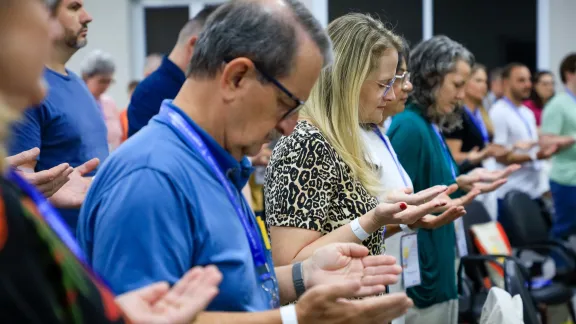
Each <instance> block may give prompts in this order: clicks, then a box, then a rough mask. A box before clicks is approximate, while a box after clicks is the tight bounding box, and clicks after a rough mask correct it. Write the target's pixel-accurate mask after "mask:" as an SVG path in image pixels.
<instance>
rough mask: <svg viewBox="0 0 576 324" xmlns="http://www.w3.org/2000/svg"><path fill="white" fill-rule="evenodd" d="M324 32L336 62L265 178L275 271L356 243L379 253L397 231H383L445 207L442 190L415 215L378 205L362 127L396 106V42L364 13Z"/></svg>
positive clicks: (398, 204)
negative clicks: (391, 105) (331, 246)
mask: <svg viewBox="0 0 576 324" xmlns="http://www.w3.org/2000/svg"><path fill="white" fill-rule="evenodd" d="M327 31H328V35H329V36H330V38H331V39H332V42H333V44H334V55H335V58H334V63H333V64H332V65H330V66H328V67H326V68H324V69H323V70H322V73H321V74H320V78H319V80H318V82H317V83H316V85H315V86H314V88H313V89H312V93H311V95H310V98H309V100H308V102H307V103H306V105H305V106H304V108H303V112H302V118H301V119H300V120H299V121H298V124H297V125H296V128H295V130H294V131H293V132H292V134H290V135H289V136H286V137H282V138H281V139H280V140H279V141H278V143H277V144H276V146H275V147H274V152H273V155H272V158H271V161H270V164H269V166H268V169H267V171H266V183H265V199H266V204H265V205H266V217H267V223H268V225H269V227H270V239H271V241H272V242H273V244H272V249H273V252H272V256H273V258H274V262H275V263H276V264H278V265H287V264H291V263H294V262H297V261H301V260H304V259H306V258H308V257H310V256H311V255H312V254H313V253H314V252H315V251H316V250H318V249H319V248H321V247H323V246H325V245H327V244H330V243H333V242H354V243H361V244H364V245H365V246H366V247H367V248H368V249H369V250H370V254H371V255H379V254H382V251H383V250H382V247H383V240H384V239H385V238H387V237H390V236H391V235H394V234H395V233H397V232H398V226H396V227H395V231H393V230H392V229H391V228H390V230H388V226H387V224H400V223H406V224H412V223H414V222H416V221H418V220H419V219H420V218H421V217H423V216H424V215H426V214H428V213H430V212H432V211H433V210H434V209H435V208H437V207H439V206H443V205H445V204H446V202H442V201H440V200H435V199H433V198H435V196H437V195H439V194H440V193H442V192H443V191H444V190H446V188H445V187H444V188H442V187H439V188H434V189H432V190H431V191H430V194H429V195H428V196H427V197H426V198H429V199H430V201H429V202H427V203H426V204H423V205H420V206H414V207H413V208H409V207H408V205H407V204H406V203H405V202H403V201H401V200H400V199H399V200H398V201H394V202H391V203H385V202H382V203H379V201H378V197H379V196H380V195H381V194H382V193H383V192H382V187H381V184H380V181H379V176H378V172H377V171H376V170H375V168H374V167H372V166H371V162H370V161H369V160H367V159H366V153H368V150H367V148H366V147H365V144H364V141H363V137H362V133H361V127H362V125H363V124H376V123H380V122H382V120H383V116H382V111H383V109H384V108H385V106H386V105H387V103H388V102H391V101H392V100H394V99H395V94H394V91H393V90H392V85H393V83H394V80H395V75H396V67H397V65H398V51H399V50H400V49H401V47H402V40H401V39H400V38H399V37H398V36H397V35H395V34H394V33H392V32H391V31H390V30H388V29H386V28H385V27H384V24H383V23H382V22H381V21H379V20H377V19H374V18H372V17H370V16H367V15H364V14H347V15H344V16H342V17H339V18H337V19H335V20H334V21H332V22H331V23H330V25H329V26H328V30H327ZM344 80H348V81H346V82H343V81H344ZM382 171H383V172H386V170H382Z"/></svg>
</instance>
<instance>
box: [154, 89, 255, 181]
mask: <svg viewBox="0 0 576 324" xmlns="http://www.w3.org/2000/svg"><path fill="white" fill-rule="evenodd" d="M162 105H163V106H164V105H168V106H169V107H170V108H171V109H172V110H173V111H175V112H176V113H178V114H179V115H181V116H182V117H183V118H184V120H185V121H186V122H187V123H188V124H189V125H190V127H192V128H193V129H194V131H196V133H198V135H199V136H200V138H201V139H202V141H203V142H204V144H205V145H206V147H207V148H208V150H210V153H211V154H212V156H213V157H214V159H215V160H216V163H217V164H218V167H219V168H220V170H222V172H223V173H224V175H226V177H227V178H228V179H229V180H230V181H231V182H232V184H234V186H235V187H236V188H237V189H238V190H242V188H244V186H245V185H246V183H247V182H248V179H249V178H250V175H251V174H252V171H253V170H254V169H253V168H252V164H251V163H250V160H249V159H248V158H246V157H243V158H242V160H240V161H237V160H236V159H235V158H234V157H233V156H232V155H231V154H230V153H229V152H228V151H226V150H225V149H224V148H223V147H222V146H221V145H220V144H218V142H216V140H215V139H214V138H213V137H212V136H211V135H210V134H208V133H206V131H204V130H203V129H202V128H201V127H200V126H198V124H196V123H195V122H194V121H193V120H192V119H191V118H190V117H189V116H188V115H186V114H185V113H184V112H183V111H182V110H180V108H178V107H177V106H176V105H174V104H173V103H172V100H164V102H162ZM155 119H156V118H155ZM156 120H157V121H159V122H161V123H163V124H166V123H164V122H163V121H162V120H159V119H156ZM167 126H168V127H170V128H172V129H174V126H172V125H170V124H167ZM177 133H178V132H177ZM178 134H179V133H178ZM179 136H180V135H179Z"/></svg>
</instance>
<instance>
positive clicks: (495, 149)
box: [486, 143, 510, 159]
mask: <svg viewBox="0 0 576 324" xmlns="http://www.w3.org/2000/svg"><path fill="white" fill-rule="evenodd" d="M486 148H487V150H488V156H491V157H493V158H496V159H499V158H502V157H505V156H506V155H508V154H509V153H510V150H509V149H508V148H506V147H504V146H502V145H498V144H494V143H490V144H488V145H487V146H486Z"/></svg>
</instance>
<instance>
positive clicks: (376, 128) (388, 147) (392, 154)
mask: <svg viewBox="0 0 576 324" xmlns="http://www.w3.org/2000/svg"><path fill="white" fill-rule="evenodd" d="M372 129H373V130H374V133H376V135H378V137H380V139H381V140H382V142H384V145H385V146H386V149H387V150H388V152H389V153H390V156H392V160H394V164H396V169H398V173H400V176H401V177H402V182H404V187H408V181H406V177H405V176H404V169H403V168H402V167H401V165H400V162H399V161H398V158H397V156H396V153H395V152H394V150H392V148H391V147H390V144H389V143H388V141H387V140H386V137H384V135H383V134H382V132H381V131H380V128H378V126H376V125H373V126H372Z"/></svg>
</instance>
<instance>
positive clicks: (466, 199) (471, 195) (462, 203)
mask: <svg viewBox="0 0 576 324" xmlns="http://www.w3.org/2000/svg"><path fill="white" fill-rule="evenodd" d="M480 193H481V191H480V190H479V189H477V188H474V189H472V190H470V191H469V192H468V193H467V194H466V195H465V196H462V197H460V198H459V201H458V204H457V205H460V206H465V205H468V204H469V203H470V202H471V201H472V200H474V199H476V197H477V196H478V195H479V194H480Z"/></svg>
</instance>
